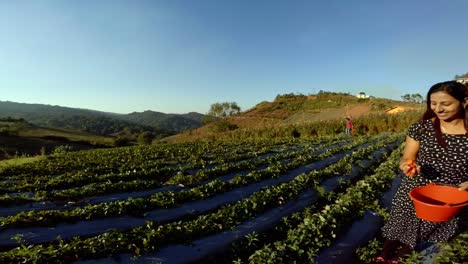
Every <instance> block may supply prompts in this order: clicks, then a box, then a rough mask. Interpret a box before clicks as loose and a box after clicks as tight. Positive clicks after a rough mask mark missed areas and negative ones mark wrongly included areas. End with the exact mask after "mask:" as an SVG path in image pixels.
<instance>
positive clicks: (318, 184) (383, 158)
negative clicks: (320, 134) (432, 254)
mask: <svg viewBox="0 0 468 264" xmlns="http://www.w3.org/2000/svg"><path fill="white" fill-rule="evenodd" d="M403 139H404V134H402V133H399V134H396V133H393V134H381V135H378V136H374V137H352V138H351V137H343V136H339V137H336V138H331V139H327V140H322V141H305V140H298V139H295V140H270V141H249V142H236V143H223V144H215V143H191V144H182V145H158V146H151V147H128V148H117V149H104V150H90V151H80V152H73V153H65V154H60V155H54V156H48V157H47V158H46V159H44V160H40V161H38V162H35V163H29V164H23V165H21V166H16V167H8V168H5V169H3V171H1V172H0V192H1V194H2V195H3V196H1V198H0V205H1V207H0V216H1V218H0V229H1V230H0V248H1V252H0V263H195V262H200V263H209V262H212V263H229V262H234V263H292V262H296V263H310V262H315V263H353V262H355V263H366V262H368V261H369V260H370V259H371V258H372V257H374V255H375V252H376V250H378V248H379V238H378V233H379V228H380V226H381V225H382V223H383V219H384V218H385V217H386V215H387V209H388V208H389V206H390V201H391V197H392V195H393V193H394V192H395V187H396V186H397V184H398V180H399V178H398V177H397V175H398V172H397V171H396V168H397V165H396V164H398V160H399V158H400V156H401V151H402V142H403ZM463 236H465V234H461V235H460V237H459V238H458V239H461V241H463V240H464V239H463V238H464V237H463ZM454 241H455V242H453V243H454V244H452V245H453V248H454V249H453V250H447V251H446V252H449V253H450V252H451V253H453V252H455V253H454V254H455V256H453V254H452V255H451V256H450V257H449V259H450V261H452V260H454V259H462V258H464V257H463V255H461V253H458V252H457V251H456V250H457V248H458V247H461V246H463V245H461V246H459V245H458V244H455V243H462V242H459V240H454ZM358 248H359V249H358ZM457 254H458V255H457ZM444 256H445V255H444ZM444 256H443V257H444ZM412 257H413V259H414V258H420V257H421V256H412ZM422 257H424V256H422ZM343 261H345V262H343ZM447 263H449V262H447Z"/></svg>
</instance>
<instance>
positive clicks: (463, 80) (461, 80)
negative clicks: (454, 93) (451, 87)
mask: <svg viewBox="0 0 468 264" xmlns="http://www.w3.org/2000/svg"><path fill="white" fill-rule="evenodd" d="M455 81H457V82H459V83H463V84H468V76H467V77H457V78H455Z"/></svg>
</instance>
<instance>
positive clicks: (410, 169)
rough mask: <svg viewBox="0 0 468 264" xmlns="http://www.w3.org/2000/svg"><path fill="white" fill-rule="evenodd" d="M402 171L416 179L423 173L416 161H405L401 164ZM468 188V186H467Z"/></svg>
mask: <svg viewBox="0 0 468 264" xmlns="http://www.w3.org/2000/svg"><path fill="white" fill-rule="evenodd" d="M400 170H401V171H402V172H403V173H404V174H405V175H406V176H408V177H414V176H416V175H418V174H419V173H420V172H421V167H420V166H419V165H417V164H416V163H415V162H414V160H411V159H409V160H405V161H403V162H401V163H400ZM467 187H468V186H467Z"/></svg>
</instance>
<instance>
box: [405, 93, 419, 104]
mask: <svg viewBox="0 0 468 264" xmlns="http://www.w3.org/2000/svg"><path fill="white" fill-rule="evenodd" d="M401 99H403V101H404V102H412V103H418V104H420V103H422V102H424V97H423V96H422V95H420V94H418V93H417V94H405V95H403V96H402V97H401Z"/></svg>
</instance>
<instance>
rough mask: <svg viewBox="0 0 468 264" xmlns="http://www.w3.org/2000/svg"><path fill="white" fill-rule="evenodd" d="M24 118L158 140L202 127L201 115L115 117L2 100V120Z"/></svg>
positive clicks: (69, 127)
mask: <svg viewBox="0 0 468 264" xmlns="http://www.w3.org/2000/svg"><path fill="white" fill-rule="evenodd" d="M6 117H12V118H15V119H24V120H26V121H28V122H30V123H32V124H35V125H39V126H45V127H54V128H61V129H71V130H78V131H85V132H89V133H93V134H98V135H111V134H115V133H118V132H120V131H122V130H124V129H125V128H127V129H129V130H130V131H132V132H141V131H148V132H151V133H152V134H154V135H156V136H157V137H163V136H167V135H172V134H176V133H179V132H181V131H184V130H187V129H193V128H196V127H199V126H201V124H202V123H201V118H202V117H203V115H202V114H199V113H188V114H165V113H159V112H153V111H145V112H142V113H138V112H134V113H131V114H116V113H108V112H100V111H94V110H88V109H80V108H69V107H62V106H56V105H54V106H52V105H44V104H25V103H15V102H9V101H0V118H6Z"/></svg>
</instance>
